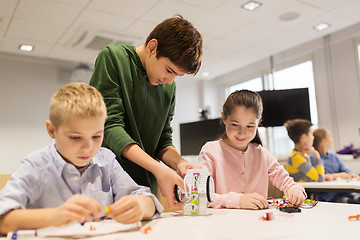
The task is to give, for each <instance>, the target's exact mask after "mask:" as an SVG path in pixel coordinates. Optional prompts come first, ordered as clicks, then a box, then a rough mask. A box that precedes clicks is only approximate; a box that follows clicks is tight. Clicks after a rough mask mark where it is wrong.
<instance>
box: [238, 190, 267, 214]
mask: <svg viewBox="0 0 360 240" xmlns="http://www.w3.org/2000/svg"><path fill="white" fill-rule="evenodd" d="M240 208H242V209H254V210H258V209H266V208H269V203H268V201H267V200H266V198H264V197H263V196H262V195H260V194H258V193H249V194H243V195H241V196H240Z"/></svg>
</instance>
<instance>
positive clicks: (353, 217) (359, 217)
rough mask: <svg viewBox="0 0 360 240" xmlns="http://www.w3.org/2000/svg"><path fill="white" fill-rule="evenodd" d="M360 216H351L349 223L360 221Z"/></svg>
mask: <svg viewBox="0 0 360 240" xmlns="http://www.w3.org/2000/svg"><path fill="white" fill-rule="evenodd" d="M359 220H360V215H354V216H349V221H359Z"/></svg>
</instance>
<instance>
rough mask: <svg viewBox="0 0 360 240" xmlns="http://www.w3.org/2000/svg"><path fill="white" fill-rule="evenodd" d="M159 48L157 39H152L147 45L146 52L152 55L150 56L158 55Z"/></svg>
mask: <svg viewBox="0 0 360 240" xmlns="http://www.w3.org/2000/svg"><path fill="white" fill-rule="evenodd" d="M157 46H158V40H157V39H151V40H150V41H149V42H148V43H147V44H146V50H147V52H148V53H149V54H150V56H151V55H152V54H153V53H156V48H157Z"/></svg>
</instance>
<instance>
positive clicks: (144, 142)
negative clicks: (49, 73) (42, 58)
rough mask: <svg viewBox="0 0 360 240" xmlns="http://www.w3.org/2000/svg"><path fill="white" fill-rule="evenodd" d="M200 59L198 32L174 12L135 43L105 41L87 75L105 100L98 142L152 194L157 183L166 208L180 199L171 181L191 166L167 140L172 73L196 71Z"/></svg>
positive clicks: (172, 101)
mask: <svg viewBox="0 0 360 240" xmlns="http://www.w3.org/2000/svg"><path fill="white" fill-rule="evenodd" d="M201 60H202V37H201V34H200V33H199V32H198V31H197V29H196V28H195V27H194V26H193V25H192V24H191V23H190V22H188V21H187V20H185V19H183V17H181V16H175V17H172V18H169V19H166V20H165V21H163V22H162V23H160V24H159V25H157V26H156V27H155V28H154V29H153V31H152V32H151V33H150V34H149V36H148V37H147V39H146V41H145V44H143V45H141V46H139V47H134V46H131V45H130V44H123V45H108V46H106V47H104V48H103V49H102V50H101V52H100V53H99V55H98V58H97V60H96V63H95V69H94V73H93V76H92V78H91V80H90V85H92V86H94V87H96V88H97V89H98V90H99V91H100V92H101V94H102V95H103V97H104V100H105V103H106V106H107V114H108V118H107V121H106V123H105V132H104V141H103V146H105V147H107V148H110V149H111V150H112V151H113V152H114V153H115V154H116V156H117V159H118V161H119V163H120V164H121V166H122V167H123V168H124V170H125V171H126V172H127V173H128V174H129V175H130V176H131V177H132V178H133V179H134V180H135V182H137V183H138V184H139V185H144V186H149V187H150V188H151V190H152V192H153V193H155V194H157V188H158V185H159V187H160V191H161V193H162V195H164V196H165V197H166V199H167V201H168V205H169V207H170V208H175V207H176V205H177V204H180V203H176V201H175V195H174V186H175V184H176V185H178V186H180V187H181V188H183V189H184V184H183V179H182V177H184V176H185V174H186V170H187V169H189V168H195V167H196V166H195V165H194V164H191V163H189V162H188V161H186V160H185V159H183V158H182V157H181V156H180V155H179V153H178V152H177V151H176V149H175V147H174V146H173V144H172V128H171V125H170V124H171V120H172V119H173V115H174V108H175V90H176V85H175V82H174V79H175V77H177V76H182V75H184V74H193V75H195V74H196V73H197V72H198V71H199V69H200V66H201ZM160 160H161V161H162V162H164V163H165V164H166V165H167V166H168V167H167V166H165V165H164V164H161V163H160ZM169 167H170V168H169ZM174 170H175V171H174Z"/></svg>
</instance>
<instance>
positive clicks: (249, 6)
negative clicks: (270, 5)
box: [241, 1, 261, 11]
mask: <svg viewBox="0 0 360 240" xmlns="http://www.w3.org/2000/svg"><path fill="white" fill-rule="evenodd" d="M260 6H261V3H259V2H255V1H250V2H247V3H245V4H244V5H242V6H241V7H242V8H243V9H246V10H249V11H254V10H255V9H257V8H258V7H260Z"/></svg>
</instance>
